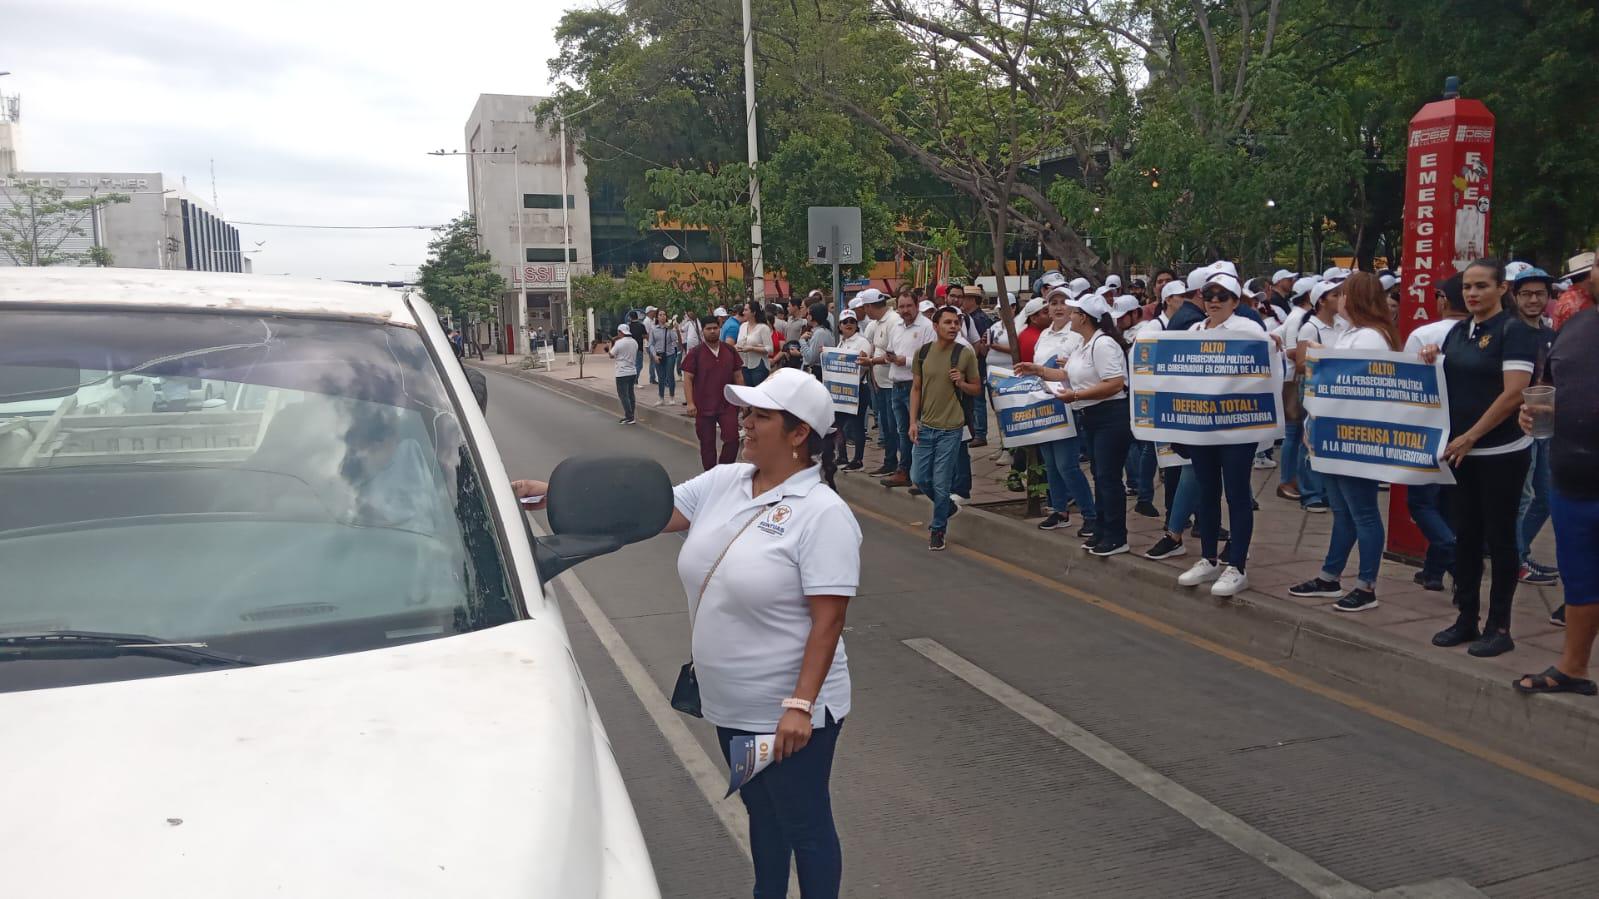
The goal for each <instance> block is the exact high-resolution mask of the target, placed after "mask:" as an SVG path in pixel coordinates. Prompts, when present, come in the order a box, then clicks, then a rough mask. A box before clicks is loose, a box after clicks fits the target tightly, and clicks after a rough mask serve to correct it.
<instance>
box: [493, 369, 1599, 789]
mask: <svg viewBox="0 0 1599 899" xmlns="http://www.w3.org/2000/svg"><path fill="white" fill-rule="evenodd" d="M507 377H510V378H513V379H515V380H518V381H522V382H523V383H527V384H531V385H533V386H535V387H538V388H540V389H542V390H545V391H547V392H549V393H553V394H555V395H556V396H559V397H564V398H566V399H568V400H571V401H572V402H574V403H578V404H580V405H584V406H588V407H590V408H592V409H597V410H599V411H602V412H606V413H607V414H615V413H613V412H611V410H609V409H605V408H604V407H602V406H599V405H597V404H595V403H591V402H589V401H588V400H585V399H582V398H579V397H575V396H571V395H569V394H567V393H565V392H564V391H561V390H557V389H555V388H554V387H548V386H545V385H543V384H540V383H538V382H536V381H530V380H528V379H526V378H520V377H517V376H516V375H507ZM644 426H645V428H646V429H647V430H649V431H650V432H651V433H653V434H656V435H657V436H660V437H665V438H666V439H668V440H673V441H676V442H678V443H681V444H684V445H685V446H690V447H695V448H698V446H699V444H697V443H695V442H693V441H690V440H687V439H685V438H683V437H679V436H677V435H676V434H670V433H667V432H666V431H662V430H659V429H658V428H655V427H652V426H651V425H650V424H649V423H648V422H645V425H644ZM850 508H851V509H852V510H853V511H854V512H855V514H856V515H857V516H861V517H865V518H870V519H871V520H873V521H875V522H877V523H879V524H881V525H884V526H885V527H888V528H891V529H893V530H896V531H899V532H901V533H904V534H910V535H913V536H915V537H917V538H918V539H919V540H924V539H925V535H926V531H925V529H922V528H916V527H910V526H907V525H906V524H905V523H904V522H902V521H899V520H897V519H895V518H892V517H890V516H888V515H883V514H882V513H879V512H876V511H874V510H872V509H867V508H865V507H862V506H858V505H856V504H854V503H850ZM949 549H950V551H952V552H954V553H955V554H956V555H959V556H961V557H963V558H967V559H971V560H972V561H975V562H979V563H981V564H984V565H987V566H988V567H990V568H993V569H996V570H998V571H1001V572H1003V573H1005V574H1008V575H1010V576H1012V577H1015V578H1019V579H1021V580H1024V581H1028V582H1029V583H1032V584H1036V585H1038V586H1040V587H1043V588H1045V589H1048V590H1051V591H1053V592H1055V593H1059V594H1061V595H1063V596H1068V597H1070V598H1072V599H1075V600H1078V601H1079V602H1084V603H1087V604H1088V605H1091V606H1094V607H1096V608H1099V609H1102V610H1104V611H1106V612H1109V613H1110V614H1112V615H1115V616H1117V617H1118V618H1121V619H1122V620H1124V621H1130V622H1132V623H1134V624H1138V625H1141V626H1143V627H1146V628H1148V629H1150V630H1152V631H1155V632H1156V633H1160V634H1163V635H1165V636H1168V637H1172V638H1174V639H1177V640H1181V641H1183V642H1184V643H1187V644H1188V645H1190V646H1193V647H1195V648H1198V649H1202V650H1204V651H1206V652H1208V653H1211V654H1213V655H1218V656H1221V657H1222V658H1225V659H1227V660H1229V661H1232V662H1235V663H1237V664H1239V665H1242V666H1244V667H1245V668H1249V669H1251V670H1253V671H1258V672H1259V673H1261V674H1264V675H1266V676H1268V677H1272V678H1275V679H1277V680H1279V681H1282V682H1283V683H1286V684H1289V685H1291V686H1294V687H1298V688H1299V689H1301V690H1304V691H1306V692H1307V693H1313V694H1315V695H1317V696H1320V697H1322V698H1323V699H1327V700H1331V701H1332V702H1336V703H1338V704H1339V705H1342V706H1345V707H1346V708H1351V709H1354V710H1355V711H1357V712H1361V713H1364V714H1366V715H1370V716H1371V717H1373V718H1376V719H1378V720H1380V721H1385V722H1387V723H1389V724H1392V725H1394V726H1395V727H1400V728H1403V729H1405V730H1408V731H1410V732H1411V733H1413V734H1417V735H1419V736H1422V737H1426V738H1427V739H1429V740H1433V741H1435V742H1438V743H1442V744H1444V745H1445V746H1448V747H1449V748H1451V749H1454V750H1457V751H1459V752H1463V753H1465V754H1466V755H1469V756H1472V757H1473V758H1476V759H1479V760H1481V761H1484V762H1487V763H1488V764H1490V765H1494V766H1496V767H1498V768H1502V769H1504V770H1506V771H1510V772H1513V773H1515V774H1519V775H1521V776H1522V777H1526V778H1530V779H1532V780H1535V781H1537V782H1539V783H1541V784H1543V785H1545V786H1547V787H1550V788H1552V789H1555V790H1559V791H1560V792H1562V793H1565V794H1566V795H1568V796H1575V797H1577V798H1578V799H1583V800H1586V801H1588V802H1592V803H1596V804H1599V788H1594V787H1590V786H1588V785H1587V784H1583V783H1579V782H1578V781H1575V780H1572V779H1571V778H1569V777H1565V776H1562V775H1560V774H1555V773H1554V772H1551V771H1547V770H1545V769H1543V768H1540V767H1539V766H1537V765H1534V764H1532V763H1530V762H1526V761H1523V760H1521V759H1519V758H1516V757H1515V756H1512V755H1509V754H1507V753H1503V752H1499V751H1497V750H1494V749H1489V748H1488V747H1486V746H1483V745H1481V744H1479V743H1476V742H1474V741H1472V740H1469V739H1466V738H1465V737H1461V736H1457V735H1455V734H1454V733H1451V732H1450V731H1447V730H1444V729H1443V728H1440V727H1436V726H1434V725H1431V724H1428V723H1426V722H1424V721H1421V720H1419V719H1416V718H1412V717H1411V716H1409V715H1406V714H1404V713H1402V712H1398V711H1395V710H1393V709H1390V708H1388V707H1387V706H1383V705H1379V704H1377V703H1375V702H1372V701H1369V700H1366V699H1362V698H1361V697H1359V696H1356V695H1354V694H1352V693H1348V692H1345V691H1343V690H1340V689H1337V688H1336V687H1330V686H1327V685H1325V684H1322V683H1321V682H1319V681H1316V680H1313V679H1311V678H1309V677H1306V676H1304V675H1302V674H1298V673H1295V672H1293V671H1289V670H1288V669H1286V668H1283V667H1281V666H1279V665H1277V664H1275V663H1272V662H1268V661H1266V660H1264V659H1259V658H1256V657H1254V656H1252V655H1249V654H1248V653H1245V652H1242V651H1239V650H1236V649H1232V648H1230V647H1227V646H1223V645H1222V644H1220V643H1216V642H1215V641H1212V640H1207V639H1205V638H1204V637H1201V636H1199V635H1197V634H1191V633H1189V632H1187V631H1185V630H1182V629H1180V628H1178V627H1175V626H1173V625H1170V624H1167V623H1166V622H1164V621H1161V620H1160V619H1158V618H1154V617H1152V616H1150V615H1146V614H1144V613H1143V612H1139V611H1135V610H1133V609H1130V608H1127V607H1126V606H1122V605H1118V604H1117V603H1114V602H1111V601H1110V600H1107V599H1105V598H1104V597H1101V596H1097V595H1095V594H1093V593H1088V592H1086V591H1083V590H1079V589H1077V588H1075V587H1071V586H1069V585H1067V584H1063V583H1061V582H1060V581H1057V580H1055V579H1054V578H1052V577H1050V576H1048V575H1043V574H1039V573H1038V572H1036V571H1030V570H1028V569H1026V568H1023V567H1021V566H1020V565H1016V564H1014V563H1012V562H1007V561H1005V560H1004V559H1001V558H998V557H996V556H991V555H988V554H987V553H983V552H979V551H977V550H975V549H972V548H970V547H967V546H962V545H960V544H958V543H951V544H949Z"/></svg>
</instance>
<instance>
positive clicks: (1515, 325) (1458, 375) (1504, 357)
mask: <svg viewBox="0 0 1599 899" xmlns="http://www.w3.org/2000/svg"><path fill="white" fill-rule="evenodd" d="M1538 345H1539V341H1538V332H1537V331H1534V330H1533V329H1532V328H1529V327H1527V325H1526V323H1524V322H1522V321H1521V320H1520V319H1517V318H1516V317H1515V316H1513V315H1511V314H1510V313H1508V312H1501V313H1499V314H1498V315H1496V316H1494V317H1493V318H1490V319H1488V320H1487V321H1485V322H1483V323H1482V324H1480V325H1479V324H1477V323H1476V322H1475V321H1472V320H1471V319H1465V320H1463V321H1461V322H1460V323H1459V324H1458V325H1456V326H1455V327H1454V328H1453V329H1451V330H1450V332H1449V336H1447V337H1445V338H1444V342H1443V346H1442V349H1443V355H1444V381H1445V383H1446V384H1447V386H1448V388H1449V436H1450V438H1451V439H1453V438H1455V437H1459V436H1460V435H1461V434H1464V433H1466V432H1467V431H1469V430H1471V429H1472V428H1473V427H1474V426H1476V424H1477V421H1478V420H1479V419H1481V418H1482V416H1483V413H1484V412H1487V411H1488V407H1489V406H1492V405H1493V403H1494V400H1496V399H1498V398H1499V395H1500V394H1501V393H1504V391H1505V372H1507V371H1524V372H1526V373H1527V374H1528V375H1531V374H1532V373H1533V370H1534V368H1535V367H1536V366H1537V363H1538ZM1531 443H1532V438H1531V437H1528V436H1527V435H1525V434H1523V433H1522V432H1521V426H1520V425H1519V424H1517V423H1516V416H1514V415H1512V416H1510V417H1509V418H1506V419H1505V420H1504V421H1502V422H1500V423H1499V425H1498V427H1496V428H1494V429H1493V430H1492V431H1489V432H1488V433H1487V434H1484V435H1483V437H1482V439H1481V440H1478V441H1477V445H1476V446H1474V447H1472V450H1471V453H1470V455H1473V456H1491V455H1495V454H1498V453H1508V452H1514V451H1516V450H1518V449H1523V448H1525V447H1527V446H1529V445H1531Z"/></svg>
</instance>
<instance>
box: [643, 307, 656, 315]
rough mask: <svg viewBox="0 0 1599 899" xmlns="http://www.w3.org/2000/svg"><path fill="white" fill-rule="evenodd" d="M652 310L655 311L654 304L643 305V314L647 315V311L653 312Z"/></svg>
mask: <svg viewBox="0 0 1599 899" xmlns="http://www.w3.org/2000/svg"><path fill="white" fill-rule="evenodd" d="M654 311H655V307H654V306H645V307H644V314H645V315H648V314H649V313H651V312H654Z"/></svg>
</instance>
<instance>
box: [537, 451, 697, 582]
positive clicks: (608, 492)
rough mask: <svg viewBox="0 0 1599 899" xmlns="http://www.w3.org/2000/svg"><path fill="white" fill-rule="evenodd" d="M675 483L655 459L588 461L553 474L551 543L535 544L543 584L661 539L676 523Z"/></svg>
mask: <svg viewBox="0 0 1599 899" xmlns="http://www.w3.org/2000/svg"><path fill="white" fill-rule="evenodd" d="M673 504H674V501H673V498H672V479H671V478H670V477H668V476H667V474H666V469H664V468H662V467H661V464H660V463H659V462H656V461H655V460H653V459H645V458H642V457H639V456H585V457H583V458H572V459H567V460H566V461H564V462H562V463H561V464H560V465H557V466H555V471H554V472H552V473H551V474H550V499H549V504H548V507H547V511H548V514H549V518H550V530H551V531H553V532H554V533H552V534H551V535H550V536H548V537H539V538H537V539H535V540H534V541H533V558H534V561H536V562H537V563H538V567H539V579H540V580H541V581H546V582H547V581H549V580H550V579H551V578H553V577H555V576H556V575H558V574H560V573H561V572H563V571H565V570H567V569H568V568H571V567H572V566H574V565H577V564H579V563H581V562H586V561H588V560H589V559H592V558H595V557H597V556H603V555H606V554H607V553H613V552H616V551H617V550H619V549H621V548H622V547H624V546H627V545H628V544H630V543H638V542H640V541H643V540H648V539H649V538H651V537H654V536H655V535H656V534H659V533H660V532H661V530H662V529H663V528H665V527H666V525H667V523H668V522H670V521H671V520H672V508H673Z"/></svg>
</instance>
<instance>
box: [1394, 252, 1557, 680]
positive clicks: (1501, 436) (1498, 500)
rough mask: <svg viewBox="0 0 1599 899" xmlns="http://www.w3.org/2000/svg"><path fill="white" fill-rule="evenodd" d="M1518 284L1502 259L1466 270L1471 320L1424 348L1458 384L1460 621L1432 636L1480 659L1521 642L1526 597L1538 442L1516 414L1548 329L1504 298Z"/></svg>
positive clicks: (1449, 451)
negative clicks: (1517, 618)
mask: <svg viewBox="0 0 1599 899" xmlns="http://www.w3.org/2000/svg"><path fill="white" fill-rule="evenodd" d="M1508 286H1509V285H1507V284H1506V283H1505V268H1504V266H1503V265H1502V264H1501V263H1500V262H1499V261H1498V260H1495V259H1479V260H1477V261H1476V262H1473V263H1472V264H1471V265H1468V266H1466V270H1465V272H1464V273H1463V274H1462V277H1461V288H1462V289H1463V291H1464V293H1465V296H1466V311H1467V312H1469V313H1470V315H1471V317H1470V318H1469V319H1466V320H1464V321H1461V322H1459V323H1458V324H1456V325H1455V326H1454V327H1453V328H1451V329H1449V334H1448V336H1446V337H1445V338H1444V341H1443V345H1442V346H1441V347H1440V346H1436V345H1430V346H1424V347H1422V348H1421V361H1423V362H1429V363H1430V362H1432V361H1434V360H1436V359H1437V358H1438V357H1439V356H1440V355H1442V356H1443V360H1444V382H1445V384H1446V385H1447V386H1448V388H1449V433H1450V434H1451V435H1452V436H1453V438H1454V439H1452V440H1450V441H1449V445H1448V446H1447V447H1445V448H1444V452H1443V460H1444V461H1445V462H1449V463H1450V464H1452V465H1454V466H1455V484H1456V486H1455V501H1454V508H1453V509H1452V510H1451V511H1452V512H1453V515H1454V522H1453V523H1454V526H1455V545H1456V546H1458V547H1459V548H1460V552H1459V553H1458V554H1457V555H1456V558H1455V604H1456V605H1457V606H1459V607H1460V615H1459V617H1458V618H1456V620H1455V623H1454V624H1452V625H1450V626H1449V627H1447V628H1445V629H1443V630H1441V631H1439V632H1438V633H1437V635H1435V636H1434V637H1433V638H1432V643H1433V645H1434V646H1459V645H1460V644H1462V643H1470V644H1471V648H1470V649H1468V650H1467V652H1469V653H1471V654H1472V655H1474V656H1478V657H1483V658H1487V657H1491V656H1497V655H1502V654H1504V653H1507V652H1509V651H1511V650H1512V649H1515V648H1516V643H1515V641H1514V640H1512V639H1511V638H1510V606H1511V603H1512V602H1513V601H1514V600H1515V597H1516V575H1517V573H1518V571H1519V570H1520V559H1519V558H1518V557H1517V556H1518V553H1517V549H1516V510H1517V509H1518V508H1519V507H1520V505H1521V488H1522V485H1523V484H1524V483H1526V480H1527V468H1528V466H1529V465H1530V464H1531V460H1532V451H1531V449H1530V447H1531V446H1532V438H1531V437H1528V436H1527V435H1525V434H1523V433H1522V432H1521V428H1520V427H1518V426H1517V424H1516V422H1515V420H1514V419H1513V418H1512V417H1511V416H1512V415H1514V414H1515V412H1516V410H1517V409H1518V408H1520V406H1521V391H1522V390H1524V389H1526V387H1527V385H1528V384H1530V383H1532V373H1533V368H1534V367H1535V366H1536V364H1537V361H1538V334H1537V332H1535V331H1533V330H1532V329H1531V328H1529V327H1527V326H1526V324H1525V323H1523V322H1521V321H1520V320H1518V319H1517V318H1516V316H1515V315H1514V314H1513V313H1510V312H1507V311H1505V308H1504V305H1503V301H1504V297H1505V291H1506V289H1507V288H1508ZM1484 541H1486V542H1487V545H1488V554H1489V555H1490V556H1491V557H1492V559H1493V581H1492V585H1491V586H1490V587H1489V590H1488V620H1487V622H1486V623H1485V624H1484V625H1483V626H1482V627H1481V629H1479V627H1478V625H1479V619H1478V615H1479V613H1480V612H1481V609H1482V596H1481V590H1482V569H1483V564H1482V553H1480V552H1477V551H1476V548H1477V547H1480V546H1482V545H1483V543H1484Z"/></svg>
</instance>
